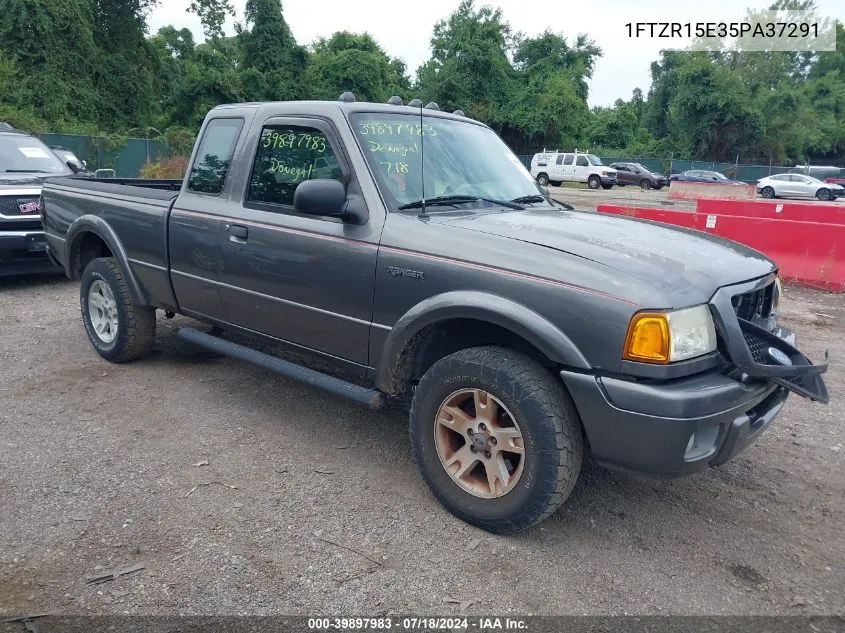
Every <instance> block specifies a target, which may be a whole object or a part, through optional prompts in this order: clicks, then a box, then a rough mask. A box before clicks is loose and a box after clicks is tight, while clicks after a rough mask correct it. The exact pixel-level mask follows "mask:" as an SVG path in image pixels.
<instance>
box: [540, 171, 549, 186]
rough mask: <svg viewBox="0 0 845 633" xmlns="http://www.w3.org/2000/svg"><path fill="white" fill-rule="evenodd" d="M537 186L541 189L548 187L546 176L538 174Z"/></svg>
mask: <svg viewBox="0 0 845 633" xmlns="http://www.w3.org/2000/svg"><path fill="white" fill-rule="evenodd" d="M537 184H539V185H540V186H541V187H548V186H549V177H548V175H547V174H538V175H537Z"/></svg>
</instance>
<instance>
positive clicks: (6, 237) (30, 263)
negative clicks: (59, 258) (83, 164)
mask: <svg viewBox="0 0 845 633" xmlns="http://www.w3.org/2000/svg"><path fill="white" fill-rule="evenodd" d="M73 173H74V172H73V171H72V170H71V169H70V168H69V167H68V166H67V165H66V164H65V163H64V162H62V160H61V159H60V158H58V157H57V156H56V154H55V153H53V150H51V149H50V148H49V147H47V146H46V145H45V144H44V143H42V142H41V141H40V140H39V139H37V138H36V137H34V136H32V135H30V134H27V133H26V132H23V131H21V130H17V129H15V128H13V127H12V126H11V125H9V124H8V123H0V277H3V276H7V275H17V274H22V273H37V272H60V271H61V269H60V268H58V267H57V266H56V265H55V264H54V263H53V262H52V261H51V260H50V259H49V258H48V257H47V253H46V247H47V241H46V239H45V238H44V231H43V229H42V226H41V214H40V204H39V202H40V197H41V187H42V185H43V184H44V180H45V179H46V178H48V177H50V176H70V175H73Z"/></svg>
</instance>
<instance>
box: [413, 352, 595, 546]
mask: <svg viewBox="0 0 845 633" xmlns="http://www.w3.org/2000/svg"><path fill="white" fill-rule="evenodd" d="M464 398H466V399H464ZM450 411H452V412H455V414H452V413H450ZM485 420H486V421H487V425H486V426H485V424H484V421H485ZM511 423H512V424H511ZM473 429H474V430H473ZM410 435H411V445H412V447H413V453H414V459H415V460H416V463H417V465H418V466H419V468H420V471H421V472H422V475H423V478H424V479H425V481H426V483H427V484H428V486H429V488H430V489H431V492H432V494H434V496H435V497H436V498H437V499H438V501H440V503H442V504H443V505H444V506H445V507H446V508H447V509H448V510H449V511H450V512H451V513H452V514H454V515H455V516H456V517H458V518H460V519H462V520H464V521H466V522H467V523H470V524H472V525H475V526H477V527H479V528H481V529H484V530H487V531H489V532H493V533H495V534H513V533H515V532H519V531H520V530H524V529H526V528H528V527H530V526H532V525H534V524H536V523H539V522H540V521H542V520H543V519H545V518H546V517H548V516H549V515H550V514H552V513H553V512H554V511H555V510H556V509H557V508H558V507H559V506H560V505H561V504H562V503H563V502H564V501H565V500H566V498H567V497H568V496H569V494H570V492H571V491H572V488H573V486H574V485H575V481H576V480H577V478H578V473H579V471H580V470H581V461H582V458H583V439H582V436H581V424H580V418H579V417H578V412H577V411H576V409H575V405H574V404H573V403H572V400H571V398H570V397H569V394H568V393H567V392H566V390H565V388H564V386H563V384H562V383H561V382H560V381H559V379H557V378H555V376H554V375H553V374H552V373H551V372H549V371H548V370H546V369H545V368H544V367H543V366H542V365H540V364H539V363H537V362H536V361H534V360H532V359H531V358H529V357H527V356H525V355H524V354H521V353H519V352H515V351H513V350H510V349H505V348H501V347H474V348H470V349H465V350H461V351H459V352H456V353H454V354H452V355H450V356H447V357H445V358H442V359H441V360H439V361H438V362H437V363H435V364H434V365H433V366H432V367H431V368H430V369H429V370H428V371H427V372H426V373H425V375H424V376H423V377H422V380H420V382H419V385H418V386H417V388H416V390H415V392H414V398H413V402H412V404H411V415H410ZM517 435H518V436H519V437H517ZM496 437H498V438H499V439H498V441H493V439H491V438H496ZM485 442H486V444H485ZM520 445H521V446H520ZM509 447H513V448H514V449H515V450H516V453H514V452H511V451H509ZM520 451H521V452H520ZM447 463H448V464H449V470H447V466H446V464H447ZM488 465H489V466H492V468H491V471H490V473H488V471H487V468H488ZM491 477H492V478H491Z"/></svg>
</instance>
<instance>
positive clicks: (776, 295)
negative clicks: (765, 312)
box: [771, 275, 783, 315]
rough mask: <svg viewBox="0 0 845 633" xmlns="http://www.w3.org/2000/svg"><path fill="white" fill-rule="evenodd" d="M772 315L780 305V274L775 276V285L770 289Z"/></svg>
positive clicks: (781, 285) (781, 283)
mask: <svg viewBox="0 0 845 633" xmlns="http://www.w3.org/2000/svg"><path fill="white" fill-rule="evenodd" d="M772 292H773V294H772V310H771V314H772V315H777V313H778V308H779V307H780V298H781V296H782V295H783V282H781V280H780V275H778V276H777V277H775V287H774V290H773V291H772Z"/></svg>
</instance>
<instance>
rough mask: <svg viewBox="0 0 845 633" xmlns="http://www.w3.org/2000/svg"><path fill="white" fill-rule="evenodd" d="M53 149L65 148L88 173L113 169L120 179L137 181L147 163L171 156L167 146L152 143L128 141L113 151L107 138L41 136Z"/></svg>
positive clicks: (61, 135) (65, 135)
mask: <svg viewBox="0 0 845 633" xmlns="http://www.w3.org/2000/svg"><path fill="white" fill-rule="evenodd" d="M41 140H42V141H44V143H46V144H47V145H49V146H50V147H64V148H66V149H69V150H71V151H72V152H73V153H74V154H76V155H77V156H78V157H79V159H80V160H84V161H85V162H86V163H87V164H88V169H90V170H91V171H95V170H97V169H114V171H115V176H116V177H118V178H137V177H138V173H139V172H140V170H141V167H143V165H144V163H145V162H147V160H150V161H152V162H155V161H157V160H159V159H160V158H165V157H167V156H169V155H170V151H169V149H168V147H167V144H166V143H162V142H161V141H155V140H151V139H142V138H129V139H127V140H126V142H125V143H124V144H123V145H121V146H119V147H110V146H109V142H108V140H107V139H106V138H104V137H92V136H81V135H79V134H53V133H48V134H42V135H41Z"/></svg>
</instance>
